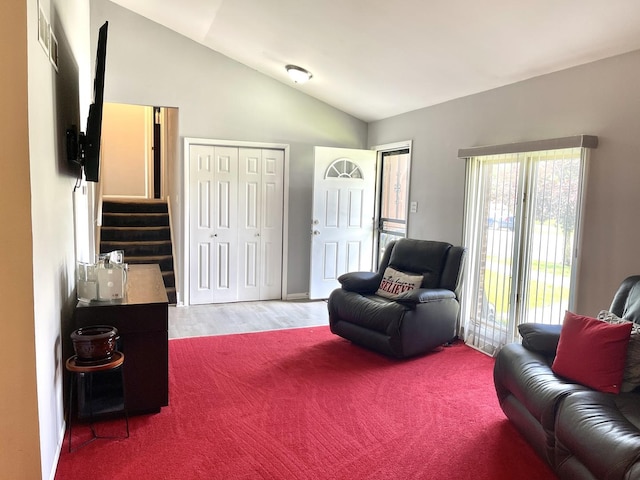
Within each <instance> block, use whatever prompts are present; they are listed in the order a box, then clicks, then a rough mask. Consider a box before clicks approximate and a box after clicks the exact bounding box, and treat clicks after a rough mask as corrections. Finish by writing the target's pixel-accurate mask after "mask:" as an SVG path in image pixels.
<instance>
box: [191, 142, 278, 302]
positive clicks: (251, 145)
mask: <svg viewBox="0 0 640 480" xmlns="http://www.w3.org/2000/svg"><path fill="white" fill-rule="evenodd" d="M191 145H211V146H220V147H237V148H242V147H245V148H264V149H271V150H283V151H284V172H283V175H284V178H283V182H284V192H283V193H284V199H283V207H282V208H283V210H282V252H283V253H282V285H281V291H280V295H281V297H282V299H283V300H286V299H287V271H288V264H289V257H288V255H287V254H286V252H288V251H289V149H290V147H289V144H286V143H264V142H245V141H238V140H217V139H211V138H197V137H185V138H184V142H183V150H182V165H183V178H182V180H183V192H184V194H183V200H182V209H183V210H182V212H183V223H182V231H183V240H184V247H185V248H184V249H183V265H184V269H183V272H182V278H183V279H184V298H183V301H184V303H183V304H184V305H185V306H188V305H189V304H190V298H189V297H190V290H189V288H190V285H189V273H190V272H189V254H190V247H189V245H190V243H189V241H190V232H189V225H190V223H189V221H190V219H189V200H190V188H189V154H188V152H189V149H190V147H191Z"/></svg>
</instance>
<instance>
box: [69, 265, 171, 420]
mask: <svg viewBox="0 0 640 480" xmlns="http://www.w3.org/2000/svg"><path fill="white" fill-rule="evenodd" d="M168 305H169V301H168V299H167V292H166V289H165V286H164V282H163V280H162V273H161V272H160V266H159V265H156V264H148V265H146V264H145V265H129V271H128V273H127V286H126V292H125V296H124V298H123V299H122V300H118V301H114V302H91V303H87V302H78V304H77V306H76V309H75V312H74V329H77V328H81V327H87V326H90V325H111V326H114V327H116V328H117V329H118V333H119V334H120V346H119V349H120V350H122V352H123V353H124V354H125V355H126V357H127V361H126V362H125V363H124V372H125V395H126V404H127V410H128V411H129V414H133V415H135V414H141V413H157V412H159V411H160V409H161V407H163V406H166V405H168V404H169V334H168V327H169V319H168V315H169V312H168Z"/></svg>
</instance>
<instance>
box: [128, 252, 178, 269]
mask: <svg viewBox="0 0 640 480" xmlns="http://www.w3.org/2000/svg"><path fill="white" fill-rule="evenodd" d="M124 261H125V263H132V264H137V263H157V264H158V265H160V270H161V271H163V272H168V271H173V256H172V255H149V256H132V257H127V256H126V255H125V256H124Z"/></svg>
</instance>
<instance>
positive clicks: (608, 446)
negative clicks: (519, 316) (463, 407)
mask: <svg viewBox="0 0 640 480" xmlns="http://www.w3.org/2000/svg"><path fill="white" fill-rule="evenodd" d="M609 311H610V312H612V313H614V314H615V315H617V316H618V317H621V318H624V319H627V320H631V321H634V322H636V323H640V275H636V276H631V277H628V278H626V279H625V280H624V281H623V282H622V284H621V285H620V287H619V288H618V290H617V292H616V294H615V296H614V299H613V302H612V303H611V306H610V307H609ZM560 331H561V327H560V326H549V325H536V324H524V325H521V326H520V333H521V335H522V337H523V341H522V344H519V343H512V344H509V345H506V346H505V347H504V348H502V350H500V352H499V353H498V355H497V357H496V362H495V367H494V382H495V388H496V392H497V395H498V399H499V401H500V405H501V407H502V410H503V411H504V413H505V414H506V416H507V417H508V418H509V419H510V420H511V422H513V424H514V425H515V426H516V428H517V429H518V430H519V432H520V433H521V434H522V435H523V436H524V437H525V438H526V439H527V441H528V442H529V443H530V444H531V445H532V446H533V448H534V449H535V450H536V451H537V453H538V454H539V455H540V456H541V457H542V458H543V459H544V460H546V461H547V462H548V464H549V465H550V466H551V467H552V468H553V469H554V470H555V471H556V473H557V474H558V476H559V477H560V478H561V479H581V480H582V479H584V480H593V479H607V480H616V479H640V392H638V391H637V390H638V389H636V390H634V391H631V392H628V393H620V394H612V393H602V392H599V391H595V390H592V389H590V388H588V387H585V386H582V385H579V384H576V383H572V382H570V381H568V380H565V379H562V378H560V377H558V376H556V375H555V374H554V372H553V371H552V369H551V365H552V363H553V360H554V357H555V353H556V347H557V345H558V340H559V337H560Z"/></svg>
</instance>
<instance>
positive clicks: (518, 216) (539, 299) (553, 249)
mask: <svg viewBox="0 0 640 480" xmlns="http://www.w3.org/2000/svg"><path fill="white" fill-rule="evenodd" d="M585 155H586V153H585V151H584V149H582V148H566V149H560V150H547V151H537V152H524V153H513V154H500V155H486V156H479V157H471V158H469V159H468V160H467V161H468V165H467V167H468V168H467V190H466V211H465V245H466V246H467V248H468V251H469V256H468V264H467V265H468V270H467V272H468V273H467V280H466V288H465V296H464V309H463V317H464V318H463V320H464V338H465V341H466V342H467V343H469V344H471V345H472V346H474V347H476V348H479V349H480V350H483V351H485V352H487V353H489V354H495V352H496V351H497V350H498V349H499V348H500V347H501V346H502V345H504V344H505V343H507V342H510V341H514V340H515V339H516V338H517V325H518V324H520V323H524V322H538V323H547V324H557V323H561V322H562V319H563V316H564V311H565V310H567V309H569V308H571V305H572V294H573V288H572V287H573V285H574V280H575V273H576V268H577V263H576V261H575V259H576V251H577V249H576V234H575V232H576V230H577V227H578V224H579V218H580V208H579V206H580V205H581V204H582V185H583V179H584V171H585V168H584V165H585Z"/></svg>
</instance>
